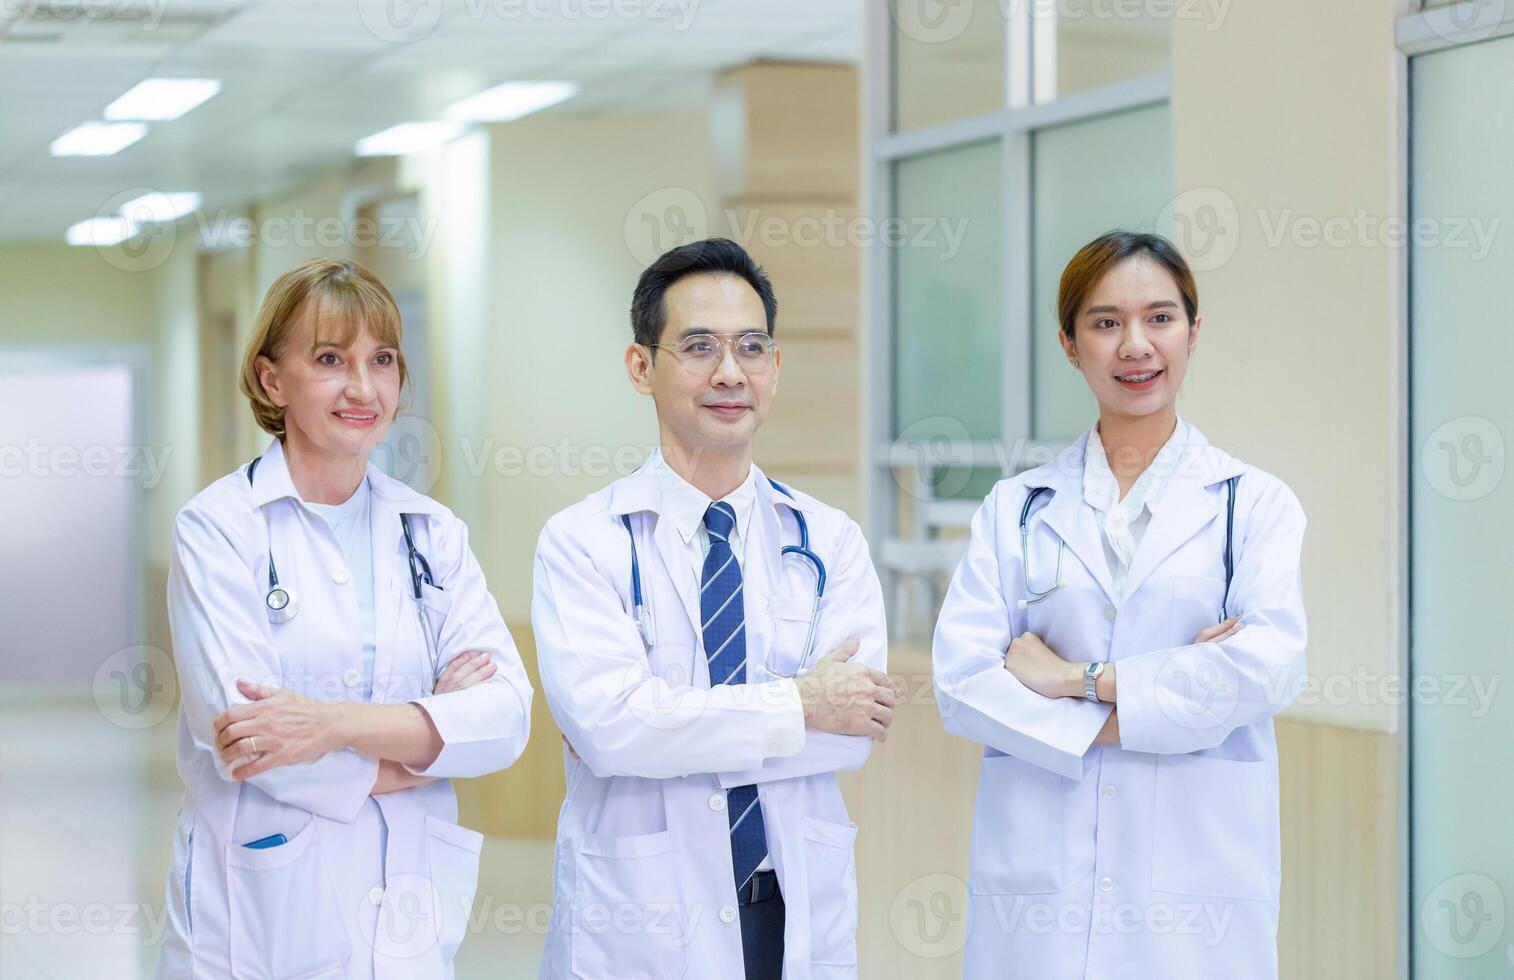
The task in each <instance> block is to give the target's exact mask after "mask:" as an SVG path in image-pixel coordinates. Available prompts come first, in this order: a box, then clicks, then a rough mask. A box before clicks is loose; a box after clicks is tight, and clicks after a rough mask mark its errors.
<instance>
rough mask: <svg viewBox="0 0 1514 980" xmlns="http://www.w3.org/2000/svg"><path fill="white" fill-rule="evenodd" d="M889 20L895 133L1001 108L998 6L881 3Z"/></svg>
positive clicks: (930, 0) (916, 0) (931, 0)
mask: <svg viewBox="0 0 1514 980" xmlns="http://www.w3.org/2000/svg"><path fill="white" fill-rule="evenodd" d="M883 2H884V3H886V5H887V6H888V8H889V10H890V12H891V13H892V14H893V20H892V23H891V26H892V28H893V55H894V65H895V71H894V83H893V104H894V128H895V129H901V130H902V129H915V128H917V127H920V126H929V125H932V124H934V123H942V122H948V121H950V120H953V119H965V118H967V117H968V116H978V115H982V114H983V113H986V112H993V111H994V110H996V109H999V108H1002V107H1003V105H1004V18H1003V16H1002V15H1001V14H1000V12H999V4H998V3H997V2H989V3H950V2H944V0H883Z"/></svg>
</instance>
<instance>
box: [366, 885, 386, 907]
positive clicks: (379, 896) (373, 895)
mask: <svg viewBox="0 0 1514 980" xmlns="http://www.w3.org/2000/svg"><path fill="white" fill-rule="evenodd" d="M383 900H384V890H383V889H382V888H380V887H379V886H378V885H374V886H373V887H372V888H370V889H368V901H369V903H370V904H372V905H378V904H379V903H381V902H383Z"/></svg>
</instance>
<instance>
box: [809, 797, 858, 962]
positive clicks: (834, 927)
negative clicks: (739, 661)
mask: <svg viewBox="0 0 1514 980" xmlns="http://www.w3.org/2000/svg"><path fill="white" fill-rule="evenodd" d="M856 840H857V825H856V824H841V823H832V822H831V821H829V820H821V819H819V818H817V817H805V818H804V863H805V877H806V878H807V879H808V881H809V899H810V961H811V962H812V963H814V964H816V965H826V966H845V967H850V968H851V970H850V972H848V973H847V974H845V975H848V976H850V975H852V974H853V973H855V972H856V963H857V864H856V859H855V857H854V855H853V845H854V844H855V843H856Z"/></svg>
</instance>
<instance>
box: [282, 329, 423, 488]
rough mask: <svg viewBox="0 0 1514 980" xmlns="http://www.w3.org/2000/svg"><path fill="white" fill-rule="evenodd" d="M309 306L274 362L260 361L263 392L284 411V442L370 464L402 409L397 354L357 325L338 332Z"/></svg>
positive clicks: (315, 453)
mask: <svg viewBox="0 0 1514 980" xmlns="http://www.w3.org/2000/svg"><path fill="white" fill-rule="evenodd" d="M319 311H320V307H319V305H318V301H317V300H308V301H306V302H305V303H304V304H302V305H301V307H300V309H299V311H298V312H297V313H296V319H295V322H294V324H293V326H292V328H291V330H290V331H289V334H288V336H287V337H286V338H285V340H284V343H283V344H282V345H281V346H280V349H279V350H278V351H277V353H276V355H275V356H274V357H273V358H269V357H259V358H258V365H257V366H258V376H259V379H260V380H261V381H262V384H263V390H264V391H265V392H267V395H268V398H269V400H270V401H272V402H273V403H274V404H275V405H277V406H279V407H280V408H282V409H283V410H284V426H285V439H286V440H287V441H289V442H293V443H295V444H296V445H297V446H298V448H299V449H301V450H304V451H305V453H304V454H305V455H310V456H324V457H327V458H342V457H358V456H361V457H366V456H367V455H368V453H369V452H371V451H372V449H373V447H374V446H376V445H378V444H379V443H380V442H382V441H383V439H384V435H385V433H386V432H388V431H389V424H390V423H391V422H393V421H394V414H395V411H396V408H397V406H398V404H399V396H400V387H401V376H400V361H399V350H398V349H397V348H396V347H395V346H393V345H390V344H387V343H385V342H383V341H381V340H379V339H378V338H377V337H375V336H374V335H373V334H372V333H371V332H370V331H369V330H368V329H367V327H366V326H365V325H364V323H363V322H362V321H361V320H359V321H358V322H357V323H356V324H355V325H354V326H350V327H348V328H347V329H340V327H341V326H342V325H339V324H333V323H332V322H331V320H330V318H329V317H322V316H320V315H319Z"/></svg>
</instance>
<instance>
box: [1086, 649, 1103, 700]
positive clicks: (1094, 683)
mask: <svg viewBox="0 0 1514 980" xmlns="http://www.w3.org/2000/svg"><path fill="white" fill-rule="evenodd" d="M1103 673H1104V663H1103V661H1099V660H1096V661H1094V662H1092V663H1087V664H1084V665H1083V697H1084V698H1086V699H1087V700H1089V701H1092V702H1094V703H1095V704H1097V703H1098V702H1099V677H1100V676H1102V675H1103Z"/></svg>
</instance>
